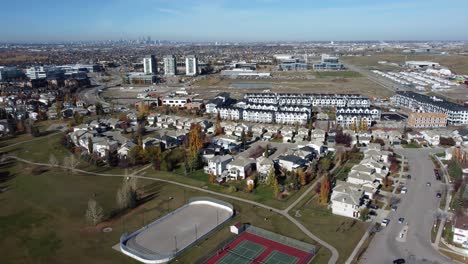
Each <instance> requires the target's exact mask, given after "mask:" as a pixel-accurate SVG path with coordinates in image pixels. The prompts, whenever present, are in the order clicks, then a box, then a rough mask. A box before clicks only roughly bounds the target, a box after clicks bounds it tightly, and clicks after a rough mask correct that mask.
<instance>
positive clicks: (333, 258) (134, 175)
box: [8, 142, 339, 264]
mask: <svg viewBox="0 0 468 264" xmlns="http://www.w3.org/2000/svg"><path fill="white" fill-rule="evenodd" d="M22 143H24V142H22ZM8 158H11V159H15V160H17V161H20V162H24V163H27V164H32V165H38V166H46V167H55V168H62V169H71V168H68V167H65V166H62V165H57V166H53V165H51V164H48V163H39V162H32V161H29V160H25V159H22V158H19V157H16V156H8ZM149 166H151V165H148V166H146V167H144V168H143V169H140V170H138V171H136V172H134V173H132V174H131V175H122V174H106V173H96V172H89V171H85V170H81V169H76V168H75V169H72V171H73V172H79V173H83V174H88V175H95V176H102V177H131V178H139V179H145V180H151V181H159V182H165V183H170V184H175V185H178V186H181V187H185V188H188V189H192V190H197V191H200V192H205V193H209V194H212V195H217V196H221V197H224V198H228V199H232V200H236V201H240V202H244V203H248V204H252V205H255V206H258V207H261V208H264V209H267V210H270V211H273V212H275V213H278V214H280V215H282V216H284V217H286V218H287V219H289V221H291V222H292V223H293V224H295V225H296V226H297V227H298V228H299V229H300V230H301V231H302V232H303V233H304V234H306V235H307V236H308V237H310V238H311V239H313V240H315V241H317V242H318V243H319V244H321V245H322V246H323V247H325V248H327V249H328V250H330V251H331V253H332V256H331V257H330V259H329V260H328V263H329V264H334V263H336V262H337V260H338V256H339V253H338V251H337V250H336V248H334V247H333V246H332V245H330V244H328V243H327V242H325V241H323V240H322V239H320V238H319V237H317V236H316V235H314V234H312V232H310V231H309V230H308V229H307V228H306V227H304V225H302V224H301V223H300V222H299V221H297V220H296V219H294V218H293V217H292V216H290V215H289V214H288V211H289V210H290V209H291V208H293V207H294V206H295V205H297V204H298V203H299V202H300V201H301V200H302V199H303V198H304V197H306V195H307V194H308V193H309V192H310V191H311V190H312V189H313V188H314V187H315V185H316V184H317V182H319V181H318V180H317V181H316V182H315V183H314V184H313V185H311V186H310V187H309V189H307V190H306V191H305V192H304V193H303V194H302V195H301V196H300V197H299V198H298V199H297V200H296V201H294V203H292V204H291V205H290V206H288V208H286V209H284V210H280V209H276V208H274V207H271V206H267V205H264V204H262V203H258V202H254V201H251V200H248V199H244V198H240V197H236V196H231V195H228V194H223V193H218V192H215V191H211V190H206V189H203V188H200V187H195V186H192V185H188V184H184V183H180V182H176V181H171V180H166V179H160V178H157V177H147V176H140V175H137V174H138V173H140V172H141V171H143V170H145V169H147V168H148V167H149Z"/></svg>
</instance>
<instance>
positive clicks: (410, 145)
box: [401, 143, 421, 148]
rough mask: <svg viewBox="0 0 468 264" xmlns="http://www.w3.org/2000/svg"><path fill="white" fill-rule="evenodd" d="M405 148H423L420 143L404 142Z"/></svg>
mask: <svg viewBox="0 0 468 264" xmlns="http://www.w3.org/2000/svg"><path fill="white" fill-rule="evenodd" d="M401 146H403V147H404V148H421V146H419V144H418V143H408V144H402V145H401Z"/></svg>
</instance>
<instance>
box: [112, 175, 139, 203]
mask: <svg viewBox="0 0 468 264" xmlns="http://www.w3.org/2000/svg"><path fill="white" fill-rule="evenodd" d="M136 191H137V178H134V177H130V178H128V180H127V178H124V181H123V183H122V186H121V187H120V189H119V190H118V191H117V196H116V201H117V207H118V208H119V209H121V210H123V209H126V208H133V207H135V206H136V203H137V193H136Z"/></svg>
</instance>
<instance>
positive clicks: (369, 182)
mask: <svg viewBox="0 0 468 264" xmlns="http://www.w3.org/2000/svg"><path fill="white" fill-rule="evenodd" d="M363 152H364V158H363V160H362V161H361V162H360V163H359V164H357V165H354V166H353V167H352V168H351V171H350V172H349V174H348V177H347V179H346V181H340V180H338V181H337V182H336V185H335V187H334V188H333V192H332V194H331V198H330V201H331V208H332V213H334V214H337V215H342V216H346V217H351V218H359V216H360V212H361V210H362V209H363V208H365V207H366V206H367V205H368V203H369V202H370V199H373V197H374V194H375V193H376V191H377V190H378V188H379V186H380V185H381V184H382V182H383V181H384V178H385V176H386V175H388V173H389V170H388V167H389V160H388V157H389V156H390V155H392V153H391V152H388V151H383V150H382V147H381V146H380V145H379V144H372V143H371V144H369V145H368V146H367V148H366V149H364V150H363Z"/></svg>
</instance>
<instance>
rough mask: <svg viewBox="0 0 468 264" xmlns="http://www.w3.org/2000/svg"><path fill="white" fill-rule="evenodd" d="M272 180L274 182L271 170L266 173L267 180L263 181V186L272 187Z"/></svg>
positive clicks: (273, 171) (273, 172)
mask: <svg viewBox="0 0 468 264" xmlns="http://www.w3.org/2000/svg"><path fill="white" fill-rule="evenodd" d="M274 180H276V175H275V169H274V168H271V169H270V172H269V173H268V176H267V178H266V180H265V184H266V185H267V186H272V185H273V181H274Z"/></svg>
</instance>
